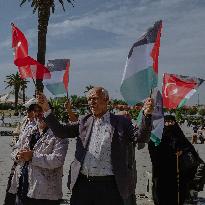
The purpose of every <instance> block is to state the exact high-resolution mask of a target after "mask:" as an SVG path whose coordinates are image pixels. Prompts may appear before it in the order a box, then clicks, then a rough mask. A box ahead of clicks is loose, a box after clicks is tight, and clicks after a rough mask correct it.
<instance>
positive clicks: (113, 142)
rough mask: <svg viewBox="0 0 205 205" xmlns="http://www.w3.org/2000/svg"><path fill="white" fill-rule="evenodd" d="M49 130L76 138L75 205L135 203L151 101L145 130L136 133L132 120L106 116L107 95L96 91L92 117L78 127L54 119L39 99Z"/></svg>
mask: <svg viewBox="0 0 205 205" xmlns="http://www.w3.org/2000/svg"><path fill="white" fill-rule="evenodd" d="M37 99H38V104H39V105H40V106H41V107H42V109H43V111H44V115H45V121H46V123H47V125H48V126H49V127H50V128H51V129H52V131H53V133H54V134H55V136H57V137H61V138H62V137H65V138H66V137H68V138H74V137H76V138H77V143H76V152H75V160H74V161H73V162H72V164H71V168H70V175H69V180H68V186H69V188H70V190H72V196H71V200H70V203H71V205H105V204H106V205H122V204H124V203H132V204H136V202H135V197H133V196H134V193H135V186H136V165H135V150H134V145H135V144H136V142H137V143H138V142H148V141H149V135H150V131H151V115H150V114H151V112H152V110H153V101H152V99H147V100H146V102H145V104H144V108H143V109H144V116H143V120H142V126H141V127H140V128H139V129H138V130H135V129H134V127H133V126H132V123H131V121H130V120H129V119H127V118H125V117H124V116H120V115H114V114H111V113H110V112H109V111H108V102H109V96H108V92H107V91H106V90H105V89H104V88H102V87H94V88H92V89H91V90H90V91H89V92H88V94H87V100H88V104H89V107H90V110H91V114H88V115H86V116H84V117H82V119H81V120H79V122H78V123H76V124H75V125H62V124H60V123H59V122H58V121H57V119H56V118H55V117H54V115H53V114H52V112H51V110H50V108H49V105H48V101H47V99H46V97H45V96H44V95H43V94H39V95H38V96H37Z"/></svg>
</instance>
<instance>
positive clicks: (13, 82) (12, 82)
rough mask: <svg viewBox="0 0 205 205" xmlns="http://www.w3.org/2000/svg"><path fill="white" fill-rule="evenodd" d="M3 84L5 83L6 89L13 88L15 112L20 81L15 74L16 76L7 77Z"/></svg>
mask: <svg viewBox="0 0 205 205" xmlns="http://www.w3.org/2000/svg"><path fill="white" fill-rule="evenodd" d="M4 82H5V83H7V86H6V88H8V87H10V88H13V91H14V96H15V109H16V110H17V105H18V96H19V91H20V88H21V84H22V79H21V78H20V76H19V74H18V72H17V73H16V74H11V75H7V76H6V80H5V81H4Z"/></svg>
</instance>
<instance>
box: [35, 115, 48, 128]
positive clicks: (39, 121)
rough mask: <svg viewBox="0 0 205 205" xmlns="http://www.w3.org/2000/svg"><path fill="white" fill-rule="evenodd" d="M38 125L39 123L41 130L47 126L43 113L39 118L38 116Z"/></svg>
mask: <svg viewBox="0 0 205 205" xmlns="http://www.w3.org/2000/svg"><path fill="white" fill-rule="evenodd" d="M37 125H38V128H39V130H44V129H45V128H47V127H48V126H47V124H46V122H45V120H44V116H43V115H39V116H38V118H37Z"/></svg>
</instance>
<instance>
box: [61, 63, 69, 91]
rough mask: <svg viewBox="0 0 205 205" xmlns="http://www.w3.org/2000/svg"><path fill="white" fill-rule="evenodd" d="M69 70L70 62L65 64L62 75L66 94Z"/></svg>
mask: <svg viewBox="0 0 205 205" xmlns="http://www.w3.org/2000/svg"><path fill="white" fill-rule="evenodd" d="M69 68H70V61H69V62H68V63H67V65H66V70H65V73H64V75H63V84H64V86H65V89H66V91H67V92H68V82H69Z"/></svg>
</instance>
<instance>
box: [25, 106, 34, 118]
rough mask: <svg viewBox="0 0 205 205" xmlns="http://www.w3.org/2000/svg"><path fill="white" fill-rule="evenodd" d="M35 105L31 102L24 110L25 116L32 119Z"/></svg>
mask: <svg viewBox="0 0 205 205" xmlns="http://www.w3.org/2000/svg"><path fill="white" fill-rule="evenodd" d="M35 106H36V104H31V105H29V107H28V108H27V110H26V112H27V117H28V118H29V119H33V118H34V117H35V113H34V109H35Z"/></svg>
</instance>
